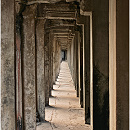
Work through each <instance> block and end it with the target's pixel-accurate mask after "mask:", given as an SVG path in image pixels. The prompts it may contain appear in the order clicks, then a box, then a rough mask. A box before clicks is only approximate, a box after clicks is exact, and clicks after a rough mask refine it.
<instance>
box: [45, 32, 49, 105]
mask: <svg viewBox="0 0 130 130" xmlns="http://www.w3.org/2000/svg"><path fill="white" fill-rule="evenodd" d="M44 42H45V44H44V85H45V92H46V93H45V105H46V106H48V105H49V85H50V84H49V82H50V81H49V33H46V34H45V41H44Z"/></svg>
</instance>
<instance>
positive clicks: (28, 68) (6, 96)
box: [1, 0, 129, 130]
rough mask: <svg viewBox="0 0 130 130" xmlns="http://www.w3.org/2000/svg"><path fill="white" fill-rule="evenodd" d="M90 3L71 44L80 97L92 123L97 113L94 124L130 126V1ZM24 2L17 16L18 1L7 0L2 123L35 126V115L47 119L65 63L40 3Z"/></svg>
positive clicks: (27, 129)
mask: <svg viewBox="0 0 130 130" xmlns="http://www.w3.org/2000/svg"><path fill="white" fill-rule="evenodd" d="M82 2H84V3H85V1H84V0H83V1H82ZM84 3H83V4H84ZM109 3H110V5H111V6H110V7H109ZM122 3H123V4H122ZM85 4H86V3H85ZM91 4H92V5H91ZM86 5H87V4H86ZM90 5H91V6H92V7H91V6H90V7H89V9H88V7H87V6H83V10H84V11H83V12H82V13H83V15H85V17H84V16H83V17H82V16H80V18H79V21H78V24H79V26H81V31H77V32H75V33H74V35H73V38H72V42H71V44H70V47H68V50H67V61H68V64H69V67H70V70H71V74H72V78H73V81H74V84H75V86H76V88H75V89H76V90H77V96H79V103H80V105H81V107H83V108H84V110H85V122H86V123H88V124H89V123H92V122H91V118H92V116H93V127H94V129H96V130H98V129H99V130H101V129H109V128H110V129H112V130H115V129H117V130H118V129H125V130H127V129H128V88H129V87H128V77H129V76H128V46H129V45H128V1H125V2H124V1H123V0H121V1H117V2H116V0H113V1H112V0H108V1H106V2H104V1H103V0H102V1H100V2H99V1H97V2H95V3H93V2H92V3H90ZM25 6H26V5H24V6H23V7H22V8H21V12H22V13H21V12H20V14H16V18H18V19H19V20H18V19H16V21H15V16H14V14H15V13H16V12H15V11H14V7H15V4H14V1H13V0H10V1H7V0H2V18H1V22H2V28H1V32H2V35H1V37H2V42H1V43H2V44H1V118H2V120H1V121H2V122H1V125H2V129H11V130H14V129H17V128H16V127H18V128H19V129H25V130H35V129H36V119H37V118H38V120H39V121H44V120H45V106H46V105H49V96H50V95H51V90H52V85H53V83H55V80H56V78H57V76H58V73H59V69H60V62H61V58H60V53H61V52H60V50H61V47H60V44H59V41H58V40H57V39H56V38H53V34H51V33H52V32H51V31H50V30H48V29H47V28H45V24H46V19H37V18H36V13H37V12H36V8H37V4H32V5H28V6H26V8H25ZM99 7H102V8H99ZM81 8H82V5H81ZM85 11H86V13H84V12H85ZM90 11H92V12H90ZM88 12H89V13H90V14H91V18H90V15H89V16H88ZM113 12H114V13H113ZM126 15H127V16H126ZM91 31H93V33H92V32H91ZM91 34H92V37H91V36H90V35H91ZM91 38H92V39H93V44H90V43H91V41H92V39H91ZM52 39H53V40H52ZM92 61H93V62H92ZM92 63H93V65H92ZM92 70H93V72H92ZM90 85H93V90H90V89H91V87H90ZM91 94H93V95H92V96H91ZM92 102H93V104H92ZM91 105H93V106H91ZM91 108H93V110H92V109H91ZM91 110H92V112H93V115H91V114H92V113H91Z"/></svg>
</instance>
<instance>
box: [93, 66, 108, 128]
mask: <svg viewBox="0 0 130 130" xmlns="http://www.w3.org/2000/svg"><path fill="white" fill-rule="evenodd" d="M93 74H94V75H93V76H94V77H93V78H94V82H93V96H94V100H93V103H94V104H93V105H94V106H93V108H94V109H93V116H94V121H93V123H94V124H93V125H94V130H109V90H108V87H109V79H108V77H107V76H105V75H103V74H102V73H101V72H100V71H99V69H98V67H97V66H95V65H94V73H93Z"/></svg>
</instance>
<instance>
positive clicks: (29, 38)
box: [22, 5, 37, 130]
mask: <svg viewBox="0 0 130 130" xmlns="http://www.w3.org/2000/svg"><path fill="white" fill-rule="evenodd" d="M36 7H37V6H36V5H30V6H27V7H26V9H25V11H24V12H23V18H24V19H23V46H22V47H23V50H22V51H23V59H22V60H23V66H22V67H23V87H24V94H23V96H24V129H25V130H35V129H36V86H35V85H36V84H35V11H36Z"/></svg>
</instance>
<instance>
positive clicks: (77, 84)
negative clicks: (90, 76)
mask: <svg viewBox="0 0 130 130" xmlns="http://www.w3.org/2000/svg"><path fill="white" fill-rule="evenodd" d="M75 40H76V41H75V43H76V47H75V54H76V57H75V60H76V63H75V64H76V68H75V76H76V77H75V80H76V92H77V97H79V80H78V76H79V71H78V53H79V52H78V44H79V32H78V31H76V32H75Z"/></svg>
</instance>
